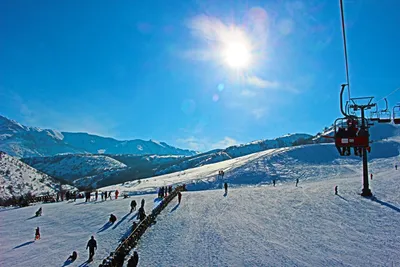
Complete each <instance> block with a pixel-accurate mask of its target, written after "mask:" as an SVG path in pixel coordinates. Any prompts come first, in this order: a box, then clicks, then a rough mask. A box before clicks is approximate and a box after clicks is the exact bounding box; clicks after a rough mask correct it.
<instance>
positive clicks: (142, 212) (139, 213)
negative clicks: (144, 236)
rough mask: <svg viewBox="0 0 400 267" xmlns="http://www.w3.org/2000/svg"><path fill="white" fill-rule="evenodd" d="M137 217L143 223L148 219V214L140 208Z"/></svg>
mask: <svg viewBox="0 0 400 267" xmlns="http://www.w3.org/2000/svg"><path fill="white" fill-rule="evenodd" d="M137 217H138V218H139V220H140V221H143V220H144V219H146V213H145V212H144V208H143V207H140V208H139V210H138V215H137Z"/></svg>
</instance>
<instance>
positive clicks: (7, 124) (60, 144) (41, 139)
mask: <svg viewBox="0 0 400 267" xmlns="http://www.w3.org/2000/svg"><path fill="white" fill-rule="evenodd" d="M0 150H1V151H5V152H6V153H7V154H9V155H11V156H15V157H21V158H22V157H36V156H55V155H58V154H66V153H67V154H84V153H89V154H104V153H107V154H136V155H148V154H156V155H183V156H192V155H195V154H197V153H196V152H195V151H191V150H186V149H180V148H176V147H173V146H170V145H168V144H166V143H164V142H158V141H154V140H149V141H144V140H140V139H135V140H127V141H119V140H116V139H113V138H108V137H101V136H97V135H92V134H88V133H69V132H59V131H56V130H51V129H40V128H37V127H28V126H24V125H22V124H20V123H18V122H16V121H13V120H10V119H8V118H6V117H3V116H1V115H0Z"/></svg>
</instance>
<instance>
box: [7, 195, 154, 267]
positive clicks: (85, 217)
mask: <svg viewBox="0 0 400 267" xmlns="http://www.w3.org/2000/svg"><path fill="white" fill-rule="evenodd" d="M112 197H113V200H111V201H110V200H109V199H108V200H107V201H101V200H99V201H97V202H90V203H85V201H84V200H82V199H78V200H77V201H76V202H73V201H70V202H68V203H67V202H63V203H51V204H43V205H37V206H31V207H27V208H21V209H12V210H1V212H0V222H1V223H0V237H1V239H0V240H1V241H0V255H1V256H0V266H2V267H6V266H63V265H64V262H65V261H66V259H67V258H68V256H69V255H70V254H71V253H72V251H74V250H75V251H77V252H78V259H77V260H76V261H75V262H74V263H72V264H70V265H68V266H71V267H72V266H84V265H81V264H82V263H84V262H85V261H86V260H87V258H88V251H86V250H85V247H86V243H87V241H88V240H89V239H90V236H91V235H94V236H95V238H96V240H97V246H98V250H97V251H96V255H95V259H94V262H93V263H92V265H93V266H98V265H99V264H100V263H101V261H102V260H103V258H105V257H107V256H108V255H109V253H110V252H111V251H113V250H114V249H115V248H116V247H117V246H118V244H119V240H120V239H121V238H122V237H123V236H125V235H127V234H128V229H129V227H130V226H131V225H132V222H133V221H136V215H137V214H136V212H135V211H134V212H133V213H131V214H130V213H129V211H130V201H131V200H132V199H135V200H136V202H138V207H137V208H139V207H140V201H141V199H142V198H144V199H145V201H146V202H145V211H146V213H149V212H151V210H152V209H153V208H154V207H155V205H156V204H158V203H156V202H154V197H153V196H152V195H146V196H140V197H135V198H132V197H131V198H127V199H120V198H119V199H117V200H115V199H114V194H112ZM99 199H100V196H99ZM40 206H41V207H42V208H43V215H42V216H41V217H33V215H34V214H35V211H36V210H37V209H38V208H39V207H40ZM111 213H113V214H114V215H115V216H117V218H118V220H117V222H116V223H115V224H114V225H111V226H109V225H108V224H106V223H107V222H108V219H109V216H110V214H111ZM36 227H40V233H41V239H40V240H38V241H35V242H33V239H34V233H35V229H36Z"/></svg>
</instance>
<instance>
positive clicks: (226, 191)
mask: <svg viewBox="0 0 400 267" xmlns="http://www.w3.org/2000/svg"><path fill="white" fill-rule="evenodd" d="M224 188H225V194H228V183H224Z"/></svg>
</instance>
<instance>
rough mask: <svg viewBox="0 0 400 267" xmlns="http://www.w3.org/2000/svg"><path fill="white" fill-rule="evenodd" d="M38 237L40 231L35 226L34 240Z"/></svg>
mask: <svg viewBox="0 0 400 267" xmlns="http://www.w3.org/2000/svg"><path fill="white" fill-rule="evenodd" d="M38 239H40V231H39V227H37V228H36V230H35V240H38Z"/></svg>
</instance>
